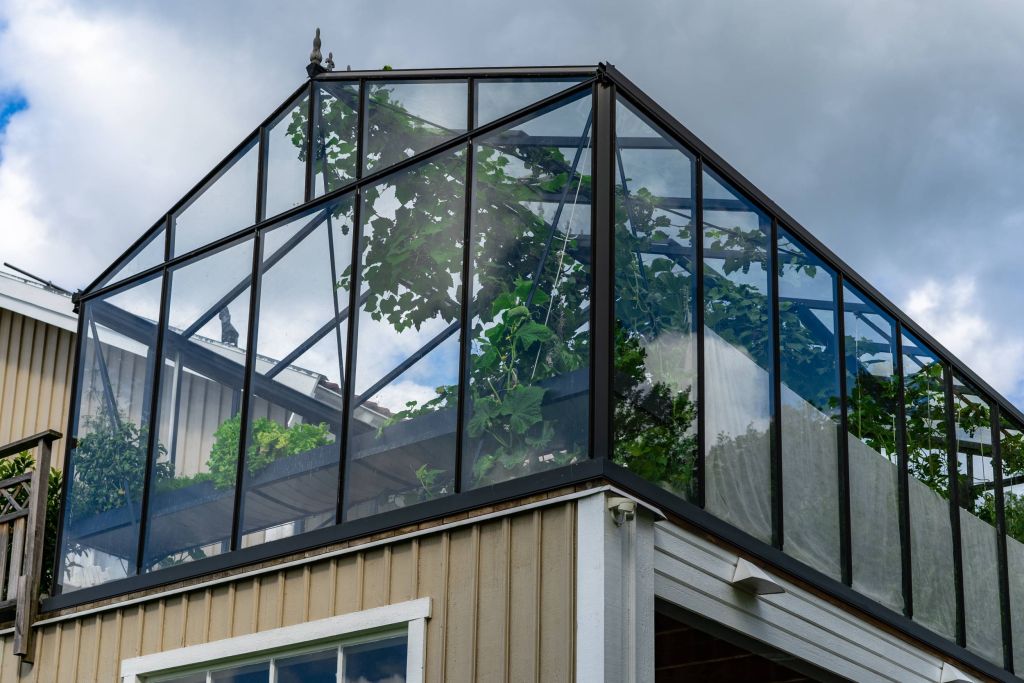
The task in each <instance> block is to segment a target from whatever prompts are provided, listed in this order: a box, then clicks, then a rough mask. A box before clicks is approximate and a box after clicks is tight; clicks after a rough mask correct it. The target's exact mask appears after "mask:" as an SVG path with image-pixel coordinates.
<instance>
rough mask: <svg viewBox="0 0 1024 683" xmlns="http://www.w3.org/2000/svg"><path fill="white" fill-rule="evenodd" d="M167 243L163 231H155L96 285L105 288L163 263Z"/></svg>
mask: <svg viewBox="0 0 1024 683" xmlns="http://www.w3.org/2000/svg"><path fill="white" fill-rule="evenodd" d="M166 242H167V234H166V232H164V229H163V228H161V229H160V230H157V232H156V234H154V235H153V236H151V237H150V238H149V239H148V240H146V242H145V243H144V244H142V245H140V246H139V247H138V248H137V249H136V250H135V253H134V254H131V255H129V256H128V258H127V260H126V261H125V262H124V264H123V265H121V266H120V267H118V269H117V270H115V271H114V272H113V273H111V274H110V275H108V276H107V277H106V278H104V280H103V281H102V282H100V283H99V284H98V285H97V289H98V288H99V287H106V286H107V285H109V284H112V283H115V282H119V281H120V280H124V279H126V278H129V277H131V276H132V275H138V274H139V273H141V272H142V271H144V270H148V269H150V268H152V267H154V266H158V265H160V264H161V263H163V262H164V247H165V246H166Z"/></svg>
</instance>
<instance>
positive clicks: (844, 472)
mask: <svg viewBox="0 0 1024 683" xmlns="http://www.w3.org/2000/svg"><path fill="white" fill-rule="evenodd" d="M826 263H827V262H826ZM845 288H846V279H845V277H844V276H843V272H842V271H836V345H837V347H838V349H839V438H838V439H837V440H836V441H837V445H838V446H839V452H838V454H837V455H838V456H839V566H840V573H841V575H842V579H843V584H845V585H847V586H850V585H852V584H853V536H852V524H851V520H850V422H849V415H848V411H849V406H848V405H847V404H848V403H849V401H848V396H847V387H846V308H845V306H846V304H845V299H846V296H845V292H844V290H845Z"/></svg>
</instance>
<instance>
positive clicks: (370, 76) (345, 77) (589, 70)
mask: <svg viewBox="0 0 1024 683" xmlns="http://www.w3.org/2000/svg"><path fill="white" fill-rule="evenodd" d="M598 68H599V67H598V66H597V65H594V66H540V67H536V66H534V67H527V66H522V67H519V66H516V67H483V68H475V69H465V68H442V69H390V70H388V71H379V70H364V71H328V72H325V73H322V74H319V75H317V76H316V77H315V78H314V80H317V81H354V80H364V79H365V80H385V81H391V80H442V81H443V80H453V79H466V78H481V79H487V78H534V77H555V76H579V77H583V78H585V77H587V76H593V75H594V74H595V73H597V70H598Z"/></svg>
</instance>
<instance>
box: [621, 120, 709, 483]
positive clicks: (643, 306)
mask: <svg viewBox="0 0 1024 683" xmlns="http://www.w3.org/2000/svg"><path fill="white" fill-rule="evenodd" d="M615 133H616V144H617V147H616V159H617V163H616V170H615V182H616V186H615V202H616V204H615V319H616V335H615V379H614V391H615V401H616V403H615V451H614V455H613V459H614V461H615V462H616V463H618V464H620V465H622V466H624V467H626V468H628V469H630V470H632V471H633V472H635V473H636V474H638V475H640V476H641V477H644V478H645V479H647V480H649V481H652V482H654V483H656V484H658V485H660V486H663V487H665V488H667V489H668V490H670V491H673V492H675V493H677V494H679V495H680V496H682V497H683V498H686V499H688V500H689V499H691V498H692V497H693V495H694V484H695V481H694V464H695V462H696V456H697V436H696V431H695V422H696V418H697V403H696V400H697V397H696V395H695V393H694V382H695V378H696V352H697V345H696V339H695V336H694V334H693V332H694V329H695V322H694V315H695V310H694V309H695V296H696V288H695V287H696V281H695V278H694V272H695V268H694V260H693V259H694V244H693V232H694V223H693V197H694V194H695V191H696V187H695V183H696V180H695V178H694V174H693V165H694V161H693V157H692V156H691V155H690V153H689V152H687V151H685V150H684V149H682V148H681V147H679V146H678V145H677V144H676V143H675V142H673V141H672V140H671V139H670V138H669V137H668V136H667V135H665V134H664V133H663V132H662V131H661V130H659V129H658V128H656V127H655V126H654V124H653V123H651V122H650V121H648V120H647V119H645V118H642V117H641V115H639V114H638V113H636V112H635V111H634V110H633V108H632V107H631V106H630V105H628V104H626V103H625V102H623V101H621V100H620V101H619V102H618V104H617V107H616V113H615Z"/></svg>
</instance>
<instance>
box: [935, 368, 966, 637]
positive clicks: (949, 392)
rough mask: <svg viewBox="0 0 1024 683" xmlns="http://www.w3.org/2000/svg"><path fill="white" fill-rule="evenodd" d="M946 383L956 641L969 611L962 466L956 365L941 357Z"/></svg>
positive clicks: (947, 458) (947, 465) (962, 631)
mask: <svg viewBox="0 0 1024 683" xmlns="http://www.w3.org/2000/svg"><path fill="white" fill-rule="evenodd" d="M940 362H941V363H942V375H943V385H944V389H945V392H944V393H945V404H946V405H945V408H946V411H945V412H946V471H947V474H948V477H949V521H950V527H951V528H952V530H953V575H954V578H953V580H954V586H953V589H954V591H955V592H956V642H957V645H959V646H960V647H966V644H967V612H966V608H965V606H964V561H963V541H962V539H961V538H960V485H959V480H960V466H959V460H958V458H957V454H956V451H957V445H956V425H957V419H956V409H955V403H954V401H953V368H952V366H951V365H950V364H949V361H945V360H942V361H940Z"/></svg>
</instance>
